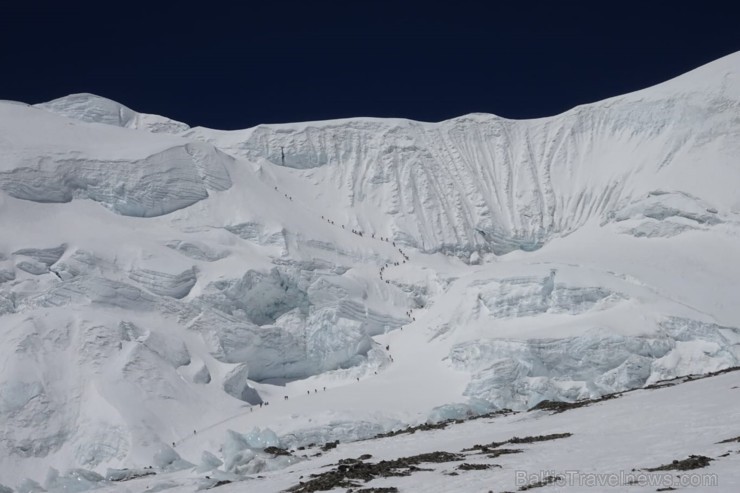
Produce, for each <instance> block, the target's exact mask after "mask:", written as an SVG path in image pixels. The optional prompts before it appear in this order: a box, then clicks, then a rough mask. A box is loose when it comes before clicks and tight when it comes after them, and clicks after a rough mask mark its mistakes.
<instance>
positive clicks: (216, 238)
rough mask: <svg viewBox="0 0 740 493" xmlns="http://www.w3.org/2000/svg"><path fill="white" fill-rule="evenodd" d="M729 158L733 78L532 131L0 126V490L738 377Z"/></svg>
mask: <svg viewBox="0 0 740 493" xmlns="http://www.w3.org/2000/svg"><path fill="white" fill-rule="evenodd" d="M737 156H740V54H737V53H736V54H733V55H729V56H727V57H725V58H723V59H720V60H717V61H715V62H713V63H710V64H708V65H706V66H704V67H700V68H698V69H696V70H694V71H692V72H690V73H688V74H685V75H683V76H680V77H678V78H676V79H674V80H671V81H667V82H665V83H663V84H660V85H658V86H655V87H651V88H647V89H644V90H641V91H638V92H635V93H631V94H626V95H622V96H617V97H614V98H611V99H608V100H605V101H600V102H596V103H593V104H589V105H583V106H579V107H576V108H573V109H572V110H570V111H568V112H565V113H563V114H561V115H556V116H553V117H549V118H541V119H535V120H521V121H516V120H507V119H504V118H500V117H497V116H495V115H487V114H471V115H465V116H462V117H459V118H455V119H452V120H448V121H444V122H439V123H427V122H415V121H410V120H402V119H378V118H354V119H345V120H334V121H323V122H305V123H290V124H280V125H260V126H257V127H255V128H251V129H246V130H237V131H219V130H214V129H207V128H202V127H190V126H188V125H186V124H184V123H180V122H176V121H173V120H170V119H168V118H166V117H162V116H157V115H147V114H142V113H138V112H136V111H134V110H132V109H129V108H127V107H125V106H123V105H121V104H119V103H117V102H114V101H111V100H108V99H105V98H102V97H99V96H95V95H92V94H76V95H71V96H66V97H62V98H59V99H56V100H54V101H51V102H48V103H41V104H37V105H33V106H31V105H27V104H24V103H17V102H7V101H0V331H2V341H3V342H2V343H1V344H0V424H2V426H0V490H3V488H6V489H10V488H13V490H14V491H37V490H38V491H40V490H39V488H42V487H43V488H44V489H46V490H47V491H70V489H69V488H72V486H71V485H74V488H78V489H75V491H82V490H83V489H87V488H98V487H102V485H108V486H109V485H110V484H109V483H111V482H115V481H118V480H120V479H118V480H116V479H114V478H127V477H134V476H136V477H139V476H140V475H141V474H145V473H146V472H147V471H150V469H148V468H149V467H153V469H152V470H151V471H155V472H161V471H175V470H179V469H188V470H191V469H192V470H198V471H200V472H202V473H204V472H206V471H208V472H209V474H212V475H213V476H212V477H213V478H217V477H219V478H224V479H228V480H236V479H238V478H243V477H245V476H249V475H253V474H257V473H259V472H260V471H268V470H273V469H276V468H281V467H287V466H290V465H291V464H293V463H294V462H293V459H290V458H286V457H285V456H276V457H273V456H271V455H270V454H269V453H265V451H264V449H265V448H266V447H280V446H284V447H288V446H290V447H299V446H306V445H308V444H310V443H319V442H321V443H328V442H332V441H333V440H341V441H348V440H361V439H365V438H369V437H372V436H375V435H377V434H379V433H385V432H388V431H391V430H395V429H399V428H400V427H402V426H406V425H408V424H418V423H423V422H427V421H429V422H439V421H443V420H446V419H459V418H461V417H463V416H468V415H470V414H481V413H485V412H489V411H491V410H495V409H505V408H508V409H515V410H525V409H529V408H531V407H533V406H535V405H536V404H537V403H539V402H541V401H542V400H565V401H574V400H578V399H583V398H598V397H600V396H604V395H607V394H610V393H613V392H621V391H625V390H630V389H634V388H640V387H644V386H648V385H651V384H654V383H656V382H659V381H662V380H666V379H671V378H674V377H678V376H683V375H690V374H701V373H707V372H712V371H717V370H721V369H724V368H729V367H733V366H738V365H740V309H739V308H738V306H737V299H736V298H737V293H738V286H740V281H739V280H740V248H739V246H740V244H739V242H740V239H739V238H740V195H738V193H737V190H738V189H740V166H739V164H740V162H738V159H737ZM161 484H162V485H163V486H162V488H166V487H167V485H166V483H164V482H163V483H161ZM42 485H43V486H42ZM208 485H210V486H212V485H213V484H212V483H208V484H206V483H204V487H209V486H208Z"/></svg>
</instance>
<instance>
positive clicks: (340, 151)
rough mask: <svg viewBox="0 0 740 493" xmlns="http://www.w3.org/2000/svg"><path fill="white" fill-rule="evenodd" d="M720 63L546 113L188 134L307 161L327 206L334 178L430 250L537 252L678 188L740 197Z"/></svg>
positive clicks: (347, 205) (278, 159)
mask: <svg viewBox="0 0 740 493" xmlns="http://www.w3.org/2000/svg"><path fill="white" fill-rule="evenodd" d="M717 63H718V64H720V65H721V67H719V68H717V69H716V70H715V71H717V72H718V73H717V74H714V77H716V79H714V80H712V81H710V83H709V84H707V83H704V84H702V85H701V86H700V87H693V86H692V85H690V84H689V83H687V82H686V81H683V80H681V79H677V80H675V81H671V82H669V83H666V84H665V85H664V86H665V87H663V86H661V90H657V91H653V90H652V89H651V90H646V91H641V92H638V93H634V94H630V95H627V96H622V97H617V98H614V99H611V100H608V101H605V102H602V103H596V104H594V105H588V106H582V107H578V108H575V109H573V110H571V111H569V112H567V113H564V114H562V115H559V116H557V117H552V118H543V119H539V120H529V121H512V120H506V119H502V118H498V117H495V116H493V115H482V114H480V115H468V116H465V117H461V118H456V119H453V120H449V121H446V122H442V123H420V122H412V121H405V120H380V119H350V120H339V121H328V122H315V123H305V124H287V125H260V126H258V127H256V128H254V129H250V130H248V131H235V132H214V131H210V130H206V129H197V128H196V129H193V130H192V131H191V132H190V133H189V134H190V135H191V136H195V137H197V136H200V137H201V138H204V139H206V140H208V141H210V142H213V143H215V144H216V145H218V146H219V147H221V148H223V149H226V150H228V152H230V153H232V154H234V155H238V156H242V157H245V158H248V159H252V160H256V159H260V158H264V159H267V160H268V161H270V162H272V163H274V164H278V165H283V166H285V167H288V168H293V169H296V170H299V171H300V172H299V173H297V174H298V175H300V176H303V177H307V178H310V180H309V183H311V182H313V183H312V185H314V186H313V187H312V189H313V190H315V194H316V196H317V197H320V198H324V199H325V204H324V205H325V206H326V207H327V209H328V208H329V207H330V202H329V201H328V200H329V194H328V193H326V188H325V187H335V188H337V189H339V190H341V193H340V194H339V196H338V197H337V195H336V194H333V195H331V196H330V197H331V201H336V200H339V201H341V202H340V204H341V206H342V208H343V209H344V210H346V211H347V212H346V213H345V218H343V220H344V221H346V222H347V223H349V224H351V225H353V226H358V227H360V229H364V230H368V229H371V230H376V231H383V232H385V233H388V234H389V235H391V237H392V238H394V239H396V240H398V241H400V242H402V243H403V244H405V245H409V246H414V247H416V248H419V249H420V250H422V251H426V252H435V251H442V252H446V253H459V254H465V255H469V254H470V253H471V252H473V251H481V252H495V253H497V254H502V253H506V252H509V251H511V250H515V249H523V250H532V249H536V248H539V247H540V246H542V244H543V243H544V242H546V241H548V240H550V239H551V238H553V237H556V236H562V235H566V234H568V233H571V232H572V231H575V230H576V229H578V228H579V227H581V226H582V225H584V224H585V223H587V222H588V221H590V220H594V221H597V222H598V221H604V220H608V219H609V218H610V217H611V216H612V215H613V214H615V213H616V212H617V211H618V210H620V209H621V208H624V207H628V206H629V204H631V203H632V202H634V201H637V200H641V199H642V198H643V197H644V196H645V195H646V194H647V193H649V192H654V191H660V190H664V189H669V190H670V189H671V188H673V187H679V188H680V189H681V191H682V192H683V193H688V194H692V195H696V196H698V197H699V198H701V199H703V200H705V201H706V202H708V203H710V204H715V207H716V206H717V205H720V206H721V205H724V206H725V207H728V208H729V207H734V208H735V209H737V207H738V206H739V205H740V203H738V202H737V198H736V196H735V195H734V191H733V190H732V188H731V187H728V186H722V185H719V186H718V185H717V183H716V182H714V181H713V180H715V179H717V178H719V177H720V176H724V174H725V173H730V174H731V175H732V180H731V181H733V182H736V181H735V180H737V179H738V177H739V174H738V173H740V172H739V171H738V170H737V169H736V168H735V169H726V168H725V167H724V166H723V165H721V164H720V163H726V162H731V161H732V159H733V156H737V155H740V129H739V128H738V124H737V113H738V108H739V107H740V91H739V90H738V86H739V85H740V84H738V82H737V80H738V71H737V67H736V65H737V64H736V63H734V62H733V61H732V60H723V61H720V62H717ZM684 78H685V79H688V81H689V82H691V81H692V80H693V79H694V77H691V74H689V76H684ZM699 158H701V159H702V168H703V171H702V173H701V175H702V177H699V179H698V180H697V181H696V182H692V181H691V179H690V177H691V176H692V175H693V173H692V172H689V168H693V167H695V166H696V160H697V159H699ZM687 178H689V179H688V180H687ZM368 210H379V211H381V212H382V214H380V215H378V216H379V217H381V218H382V220H380V221H372V220H371V219H368V217H367V216H368V214H367V211H368Z"/></svg>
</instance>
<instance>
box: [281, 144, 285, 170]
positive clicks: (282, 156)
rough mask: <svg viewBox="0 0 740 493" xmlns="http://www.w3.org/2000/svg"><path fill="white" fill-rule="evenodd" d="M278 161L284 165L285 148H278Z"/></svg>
mask: <svg viewBox="0 0 740 493" xmlns="http://www.w3.org/2000/svg"><path fill="white" fill-rule="evenodd" d="M280 162H281V163H283V166H285V149H283V148H282V147H281V148H280Z"/></svg>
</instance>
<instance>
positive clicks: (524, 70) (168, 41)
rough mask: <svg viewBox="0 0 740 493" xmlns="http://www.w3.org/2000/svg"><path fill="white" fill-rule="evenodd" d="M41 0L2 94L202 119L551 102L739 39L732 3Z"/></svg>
mask: <svg viewBox="0 0 740 493" xmlns="http://www.w3.org/2000/svg"><path fill="white" fill-rule="evenodd" d="M155 3H158V2H154V1H153V0H152V2H150V5H148V6H147V5H143V4H137V3H136V2H98V3H97V6H94V7H91V6H87V7H84V8H83V7H81V6H80V4H79V3H74V2H57V4H56V5H55V6H51V7H46V8H41V7H40V6H38V5H36V4H34V2H30V1H29V2H25V3H21V2H18V4H19V5H15V6H8V5H4V6H3V8H2V11H0V70H1V72H0V99H14V100H20V101H25V102H28V103H37V102H41V101H46V100H50V99H54V98H56V97H60V96H63V95H66V94H70V93H74V92H92V93H95V94H99V95H101V96H105V97H109V98H111V99H115V100H117V101H120V102H121V103H123V104H125V105H127V106H129V107H131V108H133V109H135V110H137V111H142V112H147V113H157V114H162V115H165V116H168V117H171V118H174V119H177V120H181V121H184V122H186V123H188V124H190V125H204V126H208V127H213V128H223V129H233V128H245V127H249V126H253V125H256V124H258V123H272V122H288V121H302V120H319V119H328V118H341V117H350V116H381V117H384V116H394V117H405V118H412V119H417V120H425V121H439V120H443V119H446V118H451V117H454V116H459V115H461V114H464V113H469V112H489V113H495V114H498V115H501V116H505V117H508V118H530V117H539V116H547V115H552V114H556V113H560V112H562V111H565V110H567V109H569V108H571V107H573V106H575V105H577V104H581V103H588V102H592V101H597V100H599V99H603V98H606V97H610V96H615V95H618V94H622V93H625V92H629V91H633V90H637V89H640V88H643V87H647V86H650V85H653V84H656V83H658V82H661V81H663V80H666V79H669V78H672V77H675V76H677V75H679V74H681V73H683V72H686V71H688V70H691V69H693V68H695V67H697V66H700V65H702V64H704V63H707V62H710V61H712V60H714V59H717V58H719V57H721V56H724V55H727V54H729V53H732V52H735V51H738V50H740V20H739V19H740V15H739V14H738V12H736V10H737V7H735V9H734V10H733V8H732V4H733V2H727V1H725V2H716V3H715V2H706V1H702V2H692V3H691V4H689V3H686V4H683V3H682V2H661V1H650V0H643V1H641V2H632V1H623V2H615V3H613V4H611V5H610V6H609V7H608V8H604V7H600V8H598V9H596V8H594V7H593V6H594V5H599V4H604V5H606V4H605V3H603V2H537V1H528V2H515V1H507V2H499V1H493V0H489V1H480V2H462V1H448V2H445V4H440V3H436V2H432V1H427V2H410V1H406V2H404V1H403V0H397V1H395V2H384V1H354V0H345V1H344V2H319V1H308V0H304V1H300V2H298V1H295V2H294V1H288V0H285V1H262V2H251V1H233V2H229V4H238V6H226V5H228V4H226V5H220V2H216V1H212V2H197V3H196V4H193V5H194V6H187V4H186V3H184V2H183V3H179V5H178V4H174V3H173V5H171V6H169V7H167V8H165V7H161V6H158V7H154V6H153V4H155Z"/></svg>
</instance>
